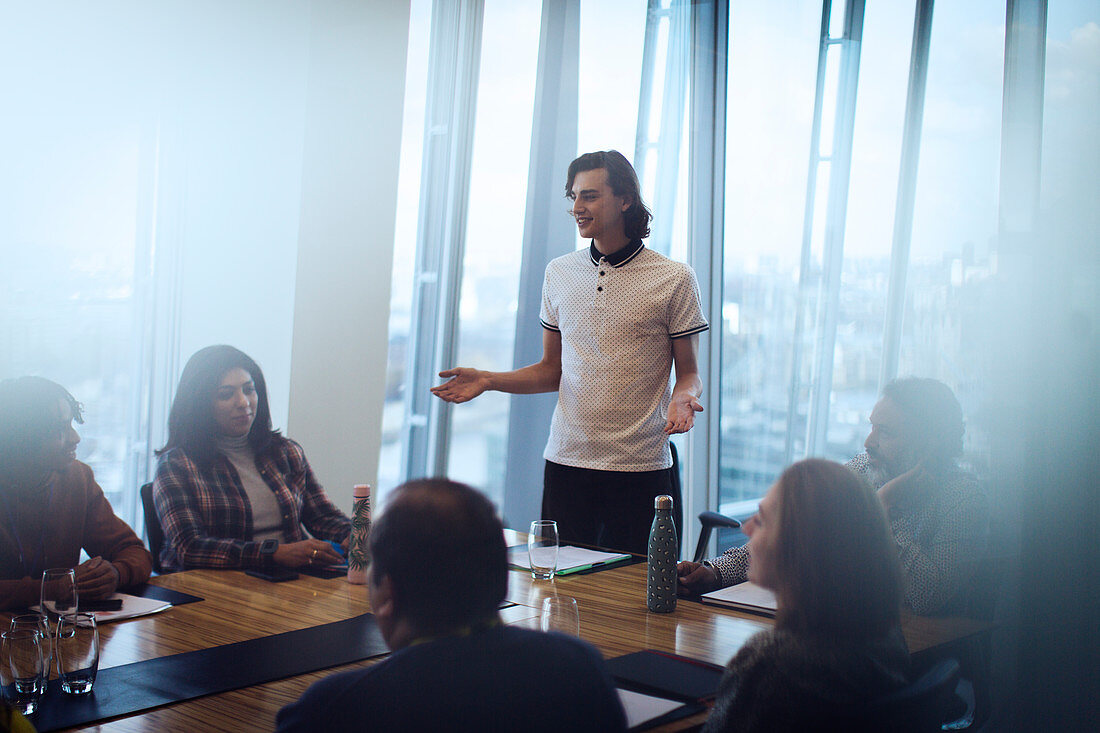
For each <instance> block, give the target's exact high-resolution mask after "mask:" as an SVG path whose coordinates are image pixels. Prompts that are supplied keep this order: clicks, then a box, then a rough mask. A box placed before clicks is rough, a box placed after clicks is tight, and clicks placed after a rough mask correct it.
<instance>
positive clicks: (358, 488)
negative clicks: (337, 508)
mask: <svg viewBox="0 0 1100 733" xmlns="http://www.w3.org/2000/svg"><path fill="white" fill-rule="evenodd" d="M351 495H352V498H355V499H364V498H366V497H368V496H370V484H356V485H355V486H353V487H352V489H351Z"/></svg>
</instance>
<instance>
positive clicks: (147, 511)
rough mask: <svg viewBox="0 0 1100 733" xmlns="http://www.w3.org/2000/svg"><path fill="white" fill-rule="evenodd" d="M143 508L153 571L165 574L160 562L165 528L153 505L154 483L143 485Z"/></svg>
mask: <svg viewBox="0 0 1100 733" xmlns="http://www.w3.org/2000/svg"><path fill="white" fill-rule="evenodd" d="M140 493H141V508H142V513H143V514H144V515H145V534H146V535H148V537H149V552H151V553H153V572H155V573H156V574H157V575H164V573H165V572H166V571H165V569H164V567H163V566H162V565H161V564H160V551H161V549H162V548H163V547H164V529H163V528H162V527H161V526H160V519H159V518H158V517H157V510H156V507H154V506H153V485H152V484H145V485H144V486H142V487H141V492H140Z"/></svg>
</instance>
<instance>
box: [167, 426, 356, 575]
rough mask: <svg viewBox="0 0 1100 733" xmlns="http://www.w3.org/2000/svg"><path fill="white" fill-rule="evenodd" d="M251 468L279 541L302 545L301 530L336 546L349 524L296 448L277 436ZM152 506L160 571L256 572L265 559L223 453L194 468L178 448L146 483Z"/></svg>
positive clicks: (245, 497) (237, 480) (236, 479)
mask: <svg viewBox="0 0 1100 733" xmlns="http://www.w3.org/2000/svg"><path fill="white" fill-rule="evenodd" d="M256 468H257V469H258V470H259V472H260V475H261V476H262V477H263V479H264V481H265V482H266V483H267V485H268V486H269V487H271V491H272V492H273V493H274V494H275V498H276V500H277V501H278V503H279V509H280V511H281V512H282V515H283V522H282V531H283V533H284V536H285V537H286V538H287V539H286V541H287V542H297V541H299V540H304V539H306V538H307V535H306V534H305V532H304V531H303V529H302V527H303V525H304V526H305V529H307V530H309V532H310V534H312V535H313V536H314V537H316V538H318V539H323V540H332V541H334V542H341V541H343V540H344V538H346V537H347V536H348V533H349V532H350V531H351V520H350V519H348V517H346V516H345V515H344V514H343V513H342V512H341V511H340V510H339V509H337V508H336V505H335V504H333V503H332V501H330V500H329V498H328V496H326V495H325V492H324V489H322V488H321V485H320V484H319V483H317V479H316V478H315V477H314V475H313V470H312V469H311V468H310V467H309V462H308V461H307V460H306V455H305V452H304V451H303V450H302V447H301V446H300V445H298V444H297V443H295V442H294V441H292V440H288V439H286V438H282V437H277V438H275V440H274V442H273V443H272V445H271V446H269V447H268V448H267V449H266V450H265V451H264V452H263V453H262V454H261V455H258V456H256ZM153 503H154V505H155V506H156V510H157V517H158V518H159V519H160V523H161V526H162V527H163V528H164V549H163V551H162V552H161V562H162V563H163V564H164V566H165V567H167V568H174V569H177V570H182V569H185V568H260V567H264V566H265V565H266V564H267V563H268V562H269V561H268V560H267V559H266V558H264V557H263V556H261V555H260V542H257V541H254V540H253V539H252V505H251V504H250V503H249V501H248V495H247V494H245V491H244V488H243V487H242V486H241V480H240V477H239V476H238V475H237V471H236V469H235V468H233V465H232V464H231V463H230V462H229V459H227V458H226V457H225V456H223V455H221V454H218V456H217V458H216V459H215V461H214V463H213V464H212V465H211V466H210V467H209V468H208V469H207V470H206V471H201V470H200V469H199V467H198V466H197V465H196V464H195V463H194V461H192V460H191V459H190V458H189V457H188V456H187V453H186V452H185V451H184V450H183V449H182V448H174V449H172V450H171V451H169V452H168V453H166V454H165V455H164V456H163V457H162V458H161V460H160V465H159V466H158V467H157V475H156V479H155V480H154V482H153Z"/></svg>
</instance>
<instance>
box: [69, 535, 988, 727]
mask: <svg viewBox="0 0 1100 733" xmlns="http://www.w3.org/2000/svg"><path fill="white" fill-rule="evenodd" d="M516 537H517V535H515V534H514V533H511V532H509V537H508V539H509V540H510V542H509V544H515V541H514V540H515V538H516ZM508 575H509V588H508V600H510V601H512V602H513V603H515V604H517V605H515V606H511V607H509V608H505V609H504V610H503V611H502V612H501V616H502V618H503V620H504V622H505V623H508V624H517V625H521V626H526V627H529V628H537V627H538V624H539V618H538V617H539V613H540V609H541V606H542V600H543V599H544V598H546V597H550V596H555V595H558V596H568V597H572V598H575V599H576V601H577V604H578V607H579V610H580V625H581V637H582V638H583V639H585V640H587V641H589V642H590V643H592V644H593V645H595V646H596V647H597V648H598V649H599V650H600V651H601V652H602V653H603V655H604V656H605V657H608V658H610V657H615V656H619V655H621V654H626V653H629V652H634V651H639V650H642V649H657V650H661V651H666V652H673V653H676V654H682V655H685V656H690V657H694V658H698V659H704V660H707V661H710V662H713V663H715V664H722V665H724V664H725V663H726V662H727V661H728V660H729V658H730V657H731V656H733V654H734V653H735V652H736V651H737V650H738V649H739V648H740V647H741V645H742V644H743V643H744V642H745V640H746V639H747V638H748V637H749V636H751V635H752V634H754V633H756V632H758V631H760V630H761V629H765V628H768V626H769V625H770V624H771V621H770V620H769V619H767V618H763V617H758V616H752V615H749V614H743V613H739V612H736V611H733V610H729V609H724V608H715V607H711V606H705V605H703V604H701V603H696V602H692V601H684V600H682V599H681V600H680V602H679V603H678V605H677V608H676V610H675V611H674V612H673V613H669V614H654V613H649V612H648V611H647V610H646V606H645V575H646V573H645V564H644V563H640V564H636V565H630V566H626V567H618V568H613V569H610V570H605V571H602V572H598V573H592V574H589V575H574V576H564V577H558V578H556V579H555V580H553V581H535V580H532V578H531V574H530V573H529V572H520V571H510V572H509V574H508ZM151 582H152V583H153V584H155V585H159V586H162V587H165V588H170V589H173V590H177V591H181V592H184V593H190V594H192V595H197V596H201V597H202V598H204V599H205V600H203V601H202V602H198V603H189V604H185V605H181V606H177V607H174V608H171V609H169V610H167V611H165V612H163V613H160V614H156V615H153V616H148V617H144V618H137V619H131V620H128V621H119V622H114V623H108V624H103V625H102V626H101V627H100V636H101V645H102V653H101V661H100V666H101V668H107V667H113V666H117V665H121V664H128V663H130V662H137V661H143V660H146V659H155V658H158V657H162V656H166V655H170V654H177V653H180V652H186V651H193V650H196V649H204V648H207V647H211V646H218V645H221V644H229V643H233V642H238V641H246V640H248V639H254V638H258V637H261V636H267V635H271V634H278V633H282V632H285V631H294V630H296V629H301V628H308V627H311V626H316V625H319V624H324V623H329V622H332V621H339V620H342V619H346V618H350V617H352V616H356V615H359V614H362V613H366V612H369V611H370V600H369V597H368V592H367V589H366V587H365V586H354V585H349V584H348V583H347V582H346V581H345V580H344V579H343V578H334V579H328V580H322V579H319V578H314V577H310V576H306V575H303V576H301V577H300V578H299V579H298V580H295V581H290V582H285V583H269V582H267V581H264V580H260V579H258V578H253V577H251V576H248V575H245V574H244V573H243V572H240V571H215V570H192V571H187V572H182V573H174V574H171V575H165V576H160V577H157V578H154V579H153V580H152V581H151ZM987 629H988V625H987V624H982V623H980V622H976V621H971V620H968V619H919V618H907V619H905V620H904V622H903V631H904V632H905V636H906V640H907V641H908V643H909V646H910V650H911V651H913V652H920V651H923V650H928V649H930V648H933V647H935V646H937V645H939V644H943V643H946V642H949V641H952V640H955V639H958V638H961V637H964V636H969V635H972V634H975V633H980V632H982V631H985V630H987ZM379 659H381V658H375V659H373V660H366V661H363V662H358V663H355V664H350V665H344V666H342V667H337V668H333V669H329V670H324V671H321V672H316V673H310V674H304V675H300V676H297V677H292V678H289V679H284V680H279V681H276V682H271V683H267V684H263V685H257V686H254V687H249V688H245V689H241V690H235V691H232V692H227V693H222V694H218V695H210V696H207V697H203V698H198V699H195V700H189V701H185V702H180V703H175V704H172V705H167V706H164V707H161V708H157V709H154V710H151V711H148V712H146V713H142V714H137V715H133V716H130V717H125V718H120V719H117V720H112V721H108V722H104V723H99V724H97V725H94V726H90V727H85V728H79V729H74V730H100V731H118V732H121V731H127V732H129V731H158V732H160V731H168V732H173V731H180V732H181V733H182V732H183V731H188V732H189V731H193V730H227V731H270V730H272V729H273V728H274V724H275V714H276V713H277V712H278V710H279V708H281V707H282V706H283V705H286V704H287V703H289V702H292V701H293V700H295V699H297V698H298V696H300V695H301V694H302V692H304V691H305V689H306V688H307V687H308V686H309V685H311V684H312V683H313V682H315V681H316V680H318V679H321V678H322V677H325V676H327V675H329V674H332V673H334V672H336V671H339V670H344V669H353V668H357V667H365V666H367V665H370V664H374V663H376V662H377V661H379ZM692 722H694V723H696V724H697V723H698V722H699V720H693V721H692V720H689V721H687V722H685V723H680V724H676V725H673V726H669V727H666V728H663V729H661V730H666V731H671V730H679V729H681V728H683V727H685V725H690V724H692Z"/></svg>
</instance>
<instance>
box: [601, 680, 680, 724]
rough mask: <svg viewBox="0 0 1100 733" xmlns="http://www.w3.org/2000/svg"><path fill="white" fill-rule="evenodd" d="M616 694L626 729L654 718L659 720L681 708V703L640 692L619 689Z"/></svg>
mask: <svg viewBox="0 0 1100 733" xmlns="http://www.w3.org/2000/svg"><path fill="white" fill-rule="evenodd" d="M616 692H618V693H619V702H621V703H622V704H623V710H625V711H626V727H627V728H633V727H634V726H636V725H641V724H642V723H645V722H648V721H650V720H653V719H654V718H659V717H661V716H662V715H665V714H666V713H671V712H672V711H673V710H675V709H676V708H678V707H681V706H683V703H682V702H677V701H676V700H666V699H665V698H663V697H653V696H652V695H643V694H642V693H640V692H632V691H630V690H624V689H622V688H621V687H620V688H618V689H617V690H616Z"/></svg>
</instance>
